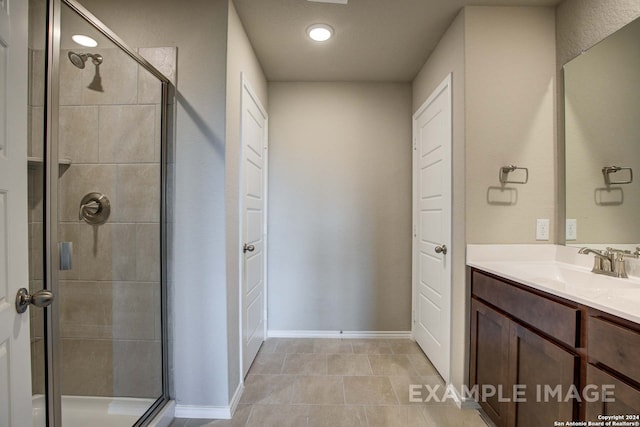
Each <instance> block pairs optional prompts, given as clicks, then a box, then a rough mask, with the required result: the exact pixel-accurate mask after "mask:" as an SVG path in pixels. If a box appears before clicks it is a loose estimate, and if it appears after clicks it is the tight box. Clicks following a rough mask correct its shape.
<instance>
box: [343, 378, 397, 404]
mask: <svg viewBox="0 0 640 427" xmlns="http://www.w3.org/2000/svg"><path fill="white" fill-rule="evenodd" d="M343 381H344V397H345V402H346V403H347V404H356V405H397V404H398V399H397V398H396V394H395V393H394V391H393V387H392V386H391V382H390V381H389V378H388V377H375V376H368V377H343Z"/></svg>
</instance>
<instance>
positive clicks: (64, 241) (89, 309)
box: [28, 0, 176, 427]
mask: <svg viewBox="0 0 640 427" xmlns="http://www.w3.org/2000/svg"><path fill="white" fill-rule="evenodd" d="M29 8H30V11H29V21H30V22H29V29H30V31H29V33H30V34H29V35H30V39H29V59H30V70H29V71H30V85H29V90H30V93H29V120H30V123H29V125H30V133H29V147H28V155H29V158H28V160H29V174H28V177H29V243H30V251H29V269H30V283H29V288H30V289H29V291H30V293H31V294H32V295H33V294H34V293H37V292H38V291H42V290H43V289H44V290H48V291H51V292H52V294H53V296H54V300H53V303H52V304H51V305H50V306H49V307H48V308H46V309H45V310H40V309H37V308H32V309H31V310H30V316H31V359H32V390H33V415H34V417H33V421H34V424H33V425H34V427H35V426H38V427H42V426H51V427H60V426H64V427H75V426H87V425H91V426H95V427H100V426H109V427H119V426H131V425H136V426H138V425H146V424H148V423H149V422H150V420H151V419H152V418H153V416H154V415H155V414H156V413H157V412H158V411H159V410H160V409H161V408H162V406H163V405H164V404H165V403H166V402H167V401H168V385H167V376H168V375H167V372H168V369H167V364H168V361H167V328H166V319H167V304H166V296H167V287H166V281H167V279H166V277H167V275H166V237H167V232H166V230H167V222H168V220H167V209H166V206H167V188H168V186H167V178H166V177H167V169H168V164H169V163H170V162H169V160H168V150H167V147H168V144H169V141H170V138H168V132H167V129H168V128H169V126H168V119H169V118H170V116H171V104H170V100H171V99H172V98H173V96H172V90H173V86H172V85H171V81H170V80H169V78H168V77H166V75H169V76H170V77H174V76H175V65H176V61H175V58H176V51H175V48H138V49H137V50H135V51H134V50H132V49H130V48H128V47H127V46H126V45H125V44H124V42H122V41H121V40H120V39H119V38H118V37H117V36H116V35H115V34H114V33H113V32H111V31H110V30H109V29H107V28H106V27H105V26H104V25H103V24H102V23H101V22H100V21H99V20H98V19H97V18H96V17H95V16H93V15H92V14H91V13H89V12H88V11H87V10H86V9H84V8H83V7H82V6H80V4H78V3H76V2H74V1H72V0H48V1H47V0H29ZM144 58H146V59H144ZM152 63H154V64H155V65H156V66H155V67H154V66H153V65H151V64H152ZM158 69H161V70H162V72H160V71H158Z"/></svg>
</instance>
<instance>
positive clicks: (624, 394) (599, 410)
mask: <svg viewBox="0 0 640 427" xmlns="http://www.w3.org/2000/svg"><path fill="white" fill-rule="evenodd" d="M587 385H591V386H596V389H595V391H596V392H597V393H599V394H597V395H595V396H597V397H599V399H595V397H594V395H593V394H592V395H591V396H589V395H588V394H587V393H585V402H586V403H585V405H586V419H587V421H598V416H599V415H623V414H637V413H638V408H640V390H638V389H637V388H635V387H632V386H630V385H629V384H626V383H625V382H623V381H621V380H620V379H618V378H616V377H614V376H612V375H609V374H608V373H607V372H605V371H603V370H601V369H598V368H596V367H595V366H593V365H587ZM603 385H606V386H607V388H608V390H609V391H611V389H610V387H611V386H613V387H614V388H613V390H612V391H613V399H611V396H610V395H607V400H612V401H611V402H604V401H603V398H602V386H603Z"/></svg>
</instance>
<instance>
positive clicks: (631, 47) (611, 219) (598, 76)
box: [564, 19, 640, 249]
mask: <svg viewBox="0 0 640 427" xmlns="http://www.w3.org/2000/svg"><path fill="white" fill-rule="evenodd" d="M639 81H640V19H637V20H635V21H633V22H631V23H630V24H628V25H627V26H625V27H624V28H622V29H621V30H619V31H618V32H616V33H614V34H613V35H611V36H609V37H608V38H606V39H605V40H603V41H602V42H600V43H598V44H597V45H595V46H594V47H592V48H591V49H589V50H588V51H586V52H584V53H583V54H582V55H580V56H578V57H577V58H575V59H573V60H571V61H570V62H568V63H567V64H566V65H565V66H564V86H565V174H566V176H565V185H566V219H567V225H568V227H567V236H566V237H567V238H566V244H567V245H580V246H593V247H598V246H607V245H608V246H615V247H621V248H627V249H635V246H637V245H640V84H638V83H639ZM627 245H630V246H629V247H627Z"/></svg>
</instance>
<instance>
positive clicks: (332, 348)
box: [313, 338, 353, 354]
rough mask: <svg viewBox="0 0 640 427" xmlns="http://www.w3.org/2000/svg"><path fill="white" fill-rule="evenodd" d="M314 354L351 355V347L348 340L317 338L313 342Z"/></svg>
mask: <svg viewBox="0 0 640 427" xmlns="http://www.w3.org/2000/svg"><path fill="white" fill-rule="evenodd" d="M313 352H314V353H327V354H329V353H353V347H352V346H351V342H349V341H348V340H341V339H332V338H318V339H315V340H313Z"/></svg>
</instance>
